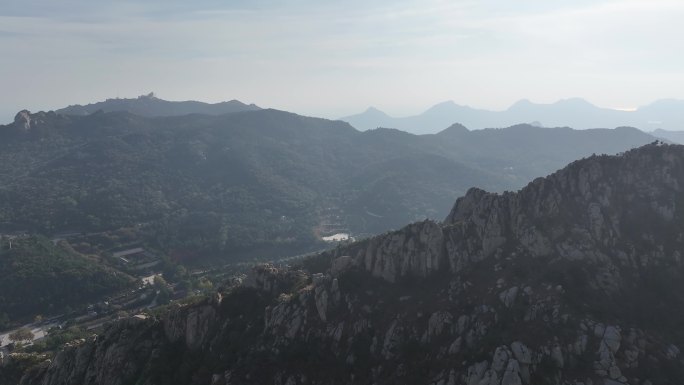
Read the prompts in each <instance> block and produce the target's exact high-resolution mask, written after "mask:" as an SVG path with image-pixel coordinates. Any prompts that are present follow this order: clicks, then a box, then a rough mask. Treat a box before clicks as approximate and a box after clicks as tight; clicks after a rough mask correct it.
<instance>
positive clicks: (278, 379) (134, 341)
mask: <svg viewBox="0 0 684 385" xmlns="http://www.w3.org/2000/svg"><path fill="white" fill-rule="evenodd" d="M682 186H684V148H683V147H680V146H663V145H659V144H654V145H651V146H647V147H644V148H641V149H638V150H634V151H630V152H628V153H626V154H622V155H620V156H616V157H606V156H597V157H592V158H589V159H585V160H582V161H578V162H576V163H573V164H571V165H570V166H568V167H567V168H566V169H564V170H561V171H559V172H557V173H556V174H553V175H551V176H549V177H548V178H545V179H538V180H536V181H534V182H533V183H531V184H530V185H529V186H527V187H526V188H525V189H523V190H521V191H520V192H518V193H504V194H500V195H497V194H489V193H486V192H484V191H481V190H475V189H474V190H471V191H470V192H469V193H468V194H467V195H466V196H465V197H463V198H461V199H459V200H458V202H457V203H456V205H455V207H454V209H453V210H452V212H451V214H450V215H449V216H448V217H447V218H446V220H445V221H444V223H441V224H439V223H435V222H432V221H424V222H420V223H415V224H412V225H410V226H408V227H406V228H404V229H402V230H399V231H395V232H392V233H388V234H385V235H382V236H378V237H375V238H372V239H368V240H365V241H361V242H358V243H355V244H351V245H348V246H341V247H339V248H338V249H336V250H334V251H330V252H327V253H323V254H321V255H319V256H317V257H314V259H311V260H307V261H304V262H303V263H302V266H301V267H297V268H290V267H277V266H275V265H269V264H267V265H260V266H257V267H256V268H255V269H254V273H253V275H252V277H251V278H250V279H249V280H248V281H249V282H250V283H249V285H248V287H242V288H233V289H231V291H230V292H225V293H223V296H222V297H217V298H218V299H213V300H207V301H204V302H202V303H198V304H195V305H191V306H185V307H178V308H175V309H172V310H171V311H170V312H169V313H168V314H167V315H165V316H163V317H161V318H160V319H148V320H137V321H126V322H124V323H121V324H117V325H115V326H113V327H112V328H110V329H109V330H108V331H107V332H106V333H104V334H103V335H101V336H98V338H97V339H94V340H91V341H85V342H83V343H82V344H81V345H80V346H78V347H72V348H68V349H65V350H64V351H62V352H60V353H59V354H58V355H57V356H55V358H54V359H53V360H52V361H51V362H45V363H43V364H42V365H40V366H38V367H36V368H34V369H33V370H31V371H29V372H28V373H27V374H26V375H25V376H24V379H23V382H22V383H23V384H26V385H32V384H45V385H51V384H70V383H74V384H75V383H83V384H90V383H103V384H119V383H121V384H123V383H144V384H162V383H163V384H167V383H169V384H174V383H178V384H181V383H182V384H215V385H229V384H260V383H273V384H288V385H296V384H394V383H407V384H431V385H432V384H434V385H459V384H468V385H533V384H534V385H536V384H554V385H567V384H572V385H578V384H585V385H587V384H595V385H602V384H603V385H605V384H609V385H627V384H630V385H648V384H650V385H659V384H662V385H665V384H674V383H678V382H680V381H681V379H682V378H684V360H682V355H681V352H680V349H681V348H682V347H681V344H682V342H681V341H684V334H683V333H682V331H681V323H682V322H684V298H683V297H682V296H681V295H680V294H679V293H681V292H684V266H682V261H681V252H682V251H681V250H684V243H683V242H684V236H682V234H684V210H682V207H680V206H681V205H682V204H684V191H682ZM322 261H323V262H324V261H329V265H328V268H327V269H325V271H321V270H320V269H319V270H317V271H312V272H309V271H307V270H306V269H305V267H306V266H307V263H310V265H311V266H321V265H322V264H323V263H321V262H322ZM314 262H315V263H314ZM124 357H126V359H124ZM160 367H163V368H164V369H165V370H166V371H167V372H168V374H167V375H166V376H164V375H162V374H160V373H159V372H158V371H157V370H156V369H157V368H160ZM115 373H116V376H115Z"/></svg>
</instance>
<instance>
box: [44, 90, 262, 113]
mask: <svg viewBox="0 0 684 385" xmlns="http://www.w3.org/2000/svg"><path fill="white" fill-rule="evenodd" d="M260 109H261V108H259V107H258V106H256V105H254V104H245V103H242V102H240V101H238V100H230V101H227V102H221V103H215V104H209V103H203V102H197V101H191V100H189V101H180V102H172V101H168V100H163V99H159V98H157V97H155V96H154V93H149V94H147V95H142V96H139V97H137V98H134V99H133V98H131V99H119V98H116V99H107V100H105V101H104V102H97V103H92V104H87V105H85V106H81V105H73V106H69V107H66V108H62V109H59V110H57V111H55V112H56V113H58V114H64V115H90V114H92V113H94V112H97V111H103V112H117V111H126V112H130V113H132V114H135V115H139V116H147V117H153V116H181V115H188V114H205V115H222V114H230V113H233V112H240V111H255V110H260Z"/></svg>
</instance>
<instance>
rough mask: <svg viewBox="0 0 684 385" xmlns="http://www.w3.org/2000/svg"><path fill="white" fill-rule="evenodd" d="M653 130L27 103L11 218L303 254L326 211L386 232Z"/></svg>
mask: <svg viewBox="0 0 684 385" xmlns="http://www.w3.org/2000/svg"><path fill="white" fill-rule="evenodd" d="M652 141H653V137H651V136H649V135H647V134H644V133H641V132H639V131H637V130H634V129H631V130H630V129H619V130H587V131H575V130H571V129H544V128H535V127H531V126H516V127H511V128H508V129H499V130H484V131H468V130H466V129H464V128H460V129H455V128H454V129H449V130H446V131H444V132H442V133H440V134H437V135H424V136H416V135H411V134H407V133H404V132H401V131H398V130H388V129H378V130H372V131H367V132H359V131H356V130H355V129H354V128H352V127H351V126H349V125H348V124H347V123H344V122H340V121H329V120H324V119H316V118H308V117H302V116H299V115H295V114H291V113H287V112H282V111H276V110H258V111H247V112H236V113H232V114H227V115H222V116H209V115H185V116H178V117H158V118H144V117H140V116H137V115H133V114H130V113H126V112H113V113H102V112H100V113H95V114H91V115H87V116H68V115H59V114H55V113H52V112H49V113H44V112H40V113H36V114H30V113H29V112H27V111H22V112H20V113H19V114H18V115H17V118H16V121H15V122H14V123H13V124H10V125H6V126H0V231H13V230H29V231H32V232H38V233H42V234H54V233H57V232H62V231H71V232H73V231H76V232H83V231H88V232H92V231H103V230H113V229H116V228H120V227H135V228H137V229H138V230H137V231H140V232H143V233H144V234H147V239H149V240H150V241H151V242H155V243H156V244H157V246H158V247H160V248H162V249H164V250H167V251H174V254H177V255H180V257H181V258H184V257H187V258H191V256H192V255H197V254H202V255H206V256H208V257H214V258H221V259H224V260H226V259H236V258H245V257H254V256H284V255H292V254H296V253H299V252H303V251H307V250H311V249H315V248H319V247H321V246H320V244H319V243H318V240H317V239H318V238H317V235H320V232H321V230H320V228H321V227H322V224H324V223H327V224H330V222H333V223H332V224H333V225H335V226H336V227H337V228H340V229H342V230H343V231H347V232H352V233H354V234H375V233H378V232H382V231H386V230H388V229H392V228H398V227H400V226H401V225H403V224H405V223H408V222H411V221H416V220H421V219H424V218H426V217H429V218H442V217H444V215H446V213H447V212H448V210H449V208H450V206H451V204H452V202H453V200H454V199H455V198H456V197H457V196H459V195H463V194H464V193H465V192H466V190H467V188H469V187H471V186H478V187H481V188H486V189H489V190H493V191H503V190H506V189H517V188H519V187H521V186H522V185H524V184H525V183H527V182H528V181H529V180H531V179H532V178H533V177H534V176H536V175H539V174H544V173H549V172H552V171H554V170H556V169H558V168H559V167H562V165H563V164H565V163H567V162H569V161H571V160H573V159H576V158H579V157H582V156H588V155H590V154H592V153H593V152H597V153H605V152H609V153H612V152H618V151H624V150H627V149H629V148H632V147H634V146H639V145H643V144H646V143H650V142H652ZM188 261H189V260H188Z"/></svg>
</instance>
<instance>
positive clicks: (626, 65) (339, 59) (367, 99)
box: [0, 0, 684, 121]
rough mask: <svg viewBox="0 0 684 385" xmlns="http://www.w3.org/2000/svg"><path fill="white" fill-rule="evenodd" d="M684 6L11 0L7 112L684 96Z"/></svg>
mask: <svg viewBox="0 0 684 385" xmlns="http://www.w3.org/2000/svg"><path fill="white" fill-rule="evenodd" d="M683 20H684V1H681V0H634V1H631V0H619V1H596V0H592V1H584V0H579V1H578V0H574V1H571V0H568V1H561V0H538V1H537V0H535V1H524V0H522V1H511V0H490V1H482V0H479V1H458V0H455V1H439V0H421V1H417V0H416V1H412V0H409V1H401V0H399V1H397V0H392V1H372V0H365V1H357V0H348V1H344V2H342V1H339V2H331V1H325V0H316V1H313V0H295V1H267V0H264V1H255V0H246V1H243V0H239V1H220V0H194V1H192V2H190V1H187V0H146V1H131V0H117V1H111V0H109V1H103V0H60V1H55V0H3V1H2V6H0V50H1V52H2V54H1V55H2V56H0V87H1V91H0V118H2V121H9V120H10V119H11V118H12V117H13V116H14V114H15V113H16V111H18V110H20V109H22V108H27V109H30V110H32V111H37V110H46V109H55V108H59V107H63V106H66V105H69V104H75V103H79V104H83V103H88V102H94V101H99V100H103V99H105V98H109V97H116V96H120V97H135V96H137V95H140V94H143V93H148V92H150V91H154V92H155V93H156V94H157V95H158V96H159V97H161V98H163V99H169V100H187V99H195V100H202V101H208V102H217V101H222V100H230V99H239V100H241V101H244V102H248V103H256V104H258V105H260V106H263V107H274V108H279V109H285V110H290V111H294V112H298V113H303V114H309V115H318V116H325V117H339V116H343V115H348V114H351V113H356V112H360V111H361V110H364V109H365V108H366V107H368V106H370V105H373V106H376V107H378V108H380V109H382V110H384V111H386V112H388V113H390V114H393V115H397V116H401V115H410V114H414V113H417V112H420V111H422V110H424V109H425V108H427V107H429V106H431V105H433V104H435V103H438V102H441V101H444V100H454V101H455V102H456V103H459V104H467V105H470V106H473V107H480V108H490V109H504V108H506V107H508V106H509V105H510V104H512V103H513V102H515V101H516V100H518V99H521V98H527V99H531V100H532V101H535V102H552V101H555V100H557V99H561V98H568V97H575V96H577V97H584V98H586V99H587V100H589V101H591V102H593V103H595V104H597V105H599V106H602V107H619V108H629V107H636V106H639V105H644V104H648V103H650V102H652V101H654V100H655V99H660V98H679V99H684V49H683V48H684V40H682V38H683V37H684V22H682V21H683Z"/></svg>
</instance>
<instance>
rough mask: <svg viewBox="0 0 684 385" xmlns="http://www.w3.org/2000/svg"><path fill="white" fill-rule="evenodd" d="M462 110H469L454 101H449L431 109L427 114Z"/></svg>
mask: <svg viewBox="0 0 684 385" xmlns="http://www.w3.org/2000/svg"><path fill="white" fill-rule="evenodd" d="M462 108H468V107H465V106H461V105H459V104H456V102H454V101H453V100H447V101H445V102H441V103H437V104H435V105H434V106H432V107H430V108H429V109H428V110H427V111H425V113H430V112H433V113H434V112H445V111H446V112H450V111H454V110H457V109H462Z"/></svg>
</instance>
